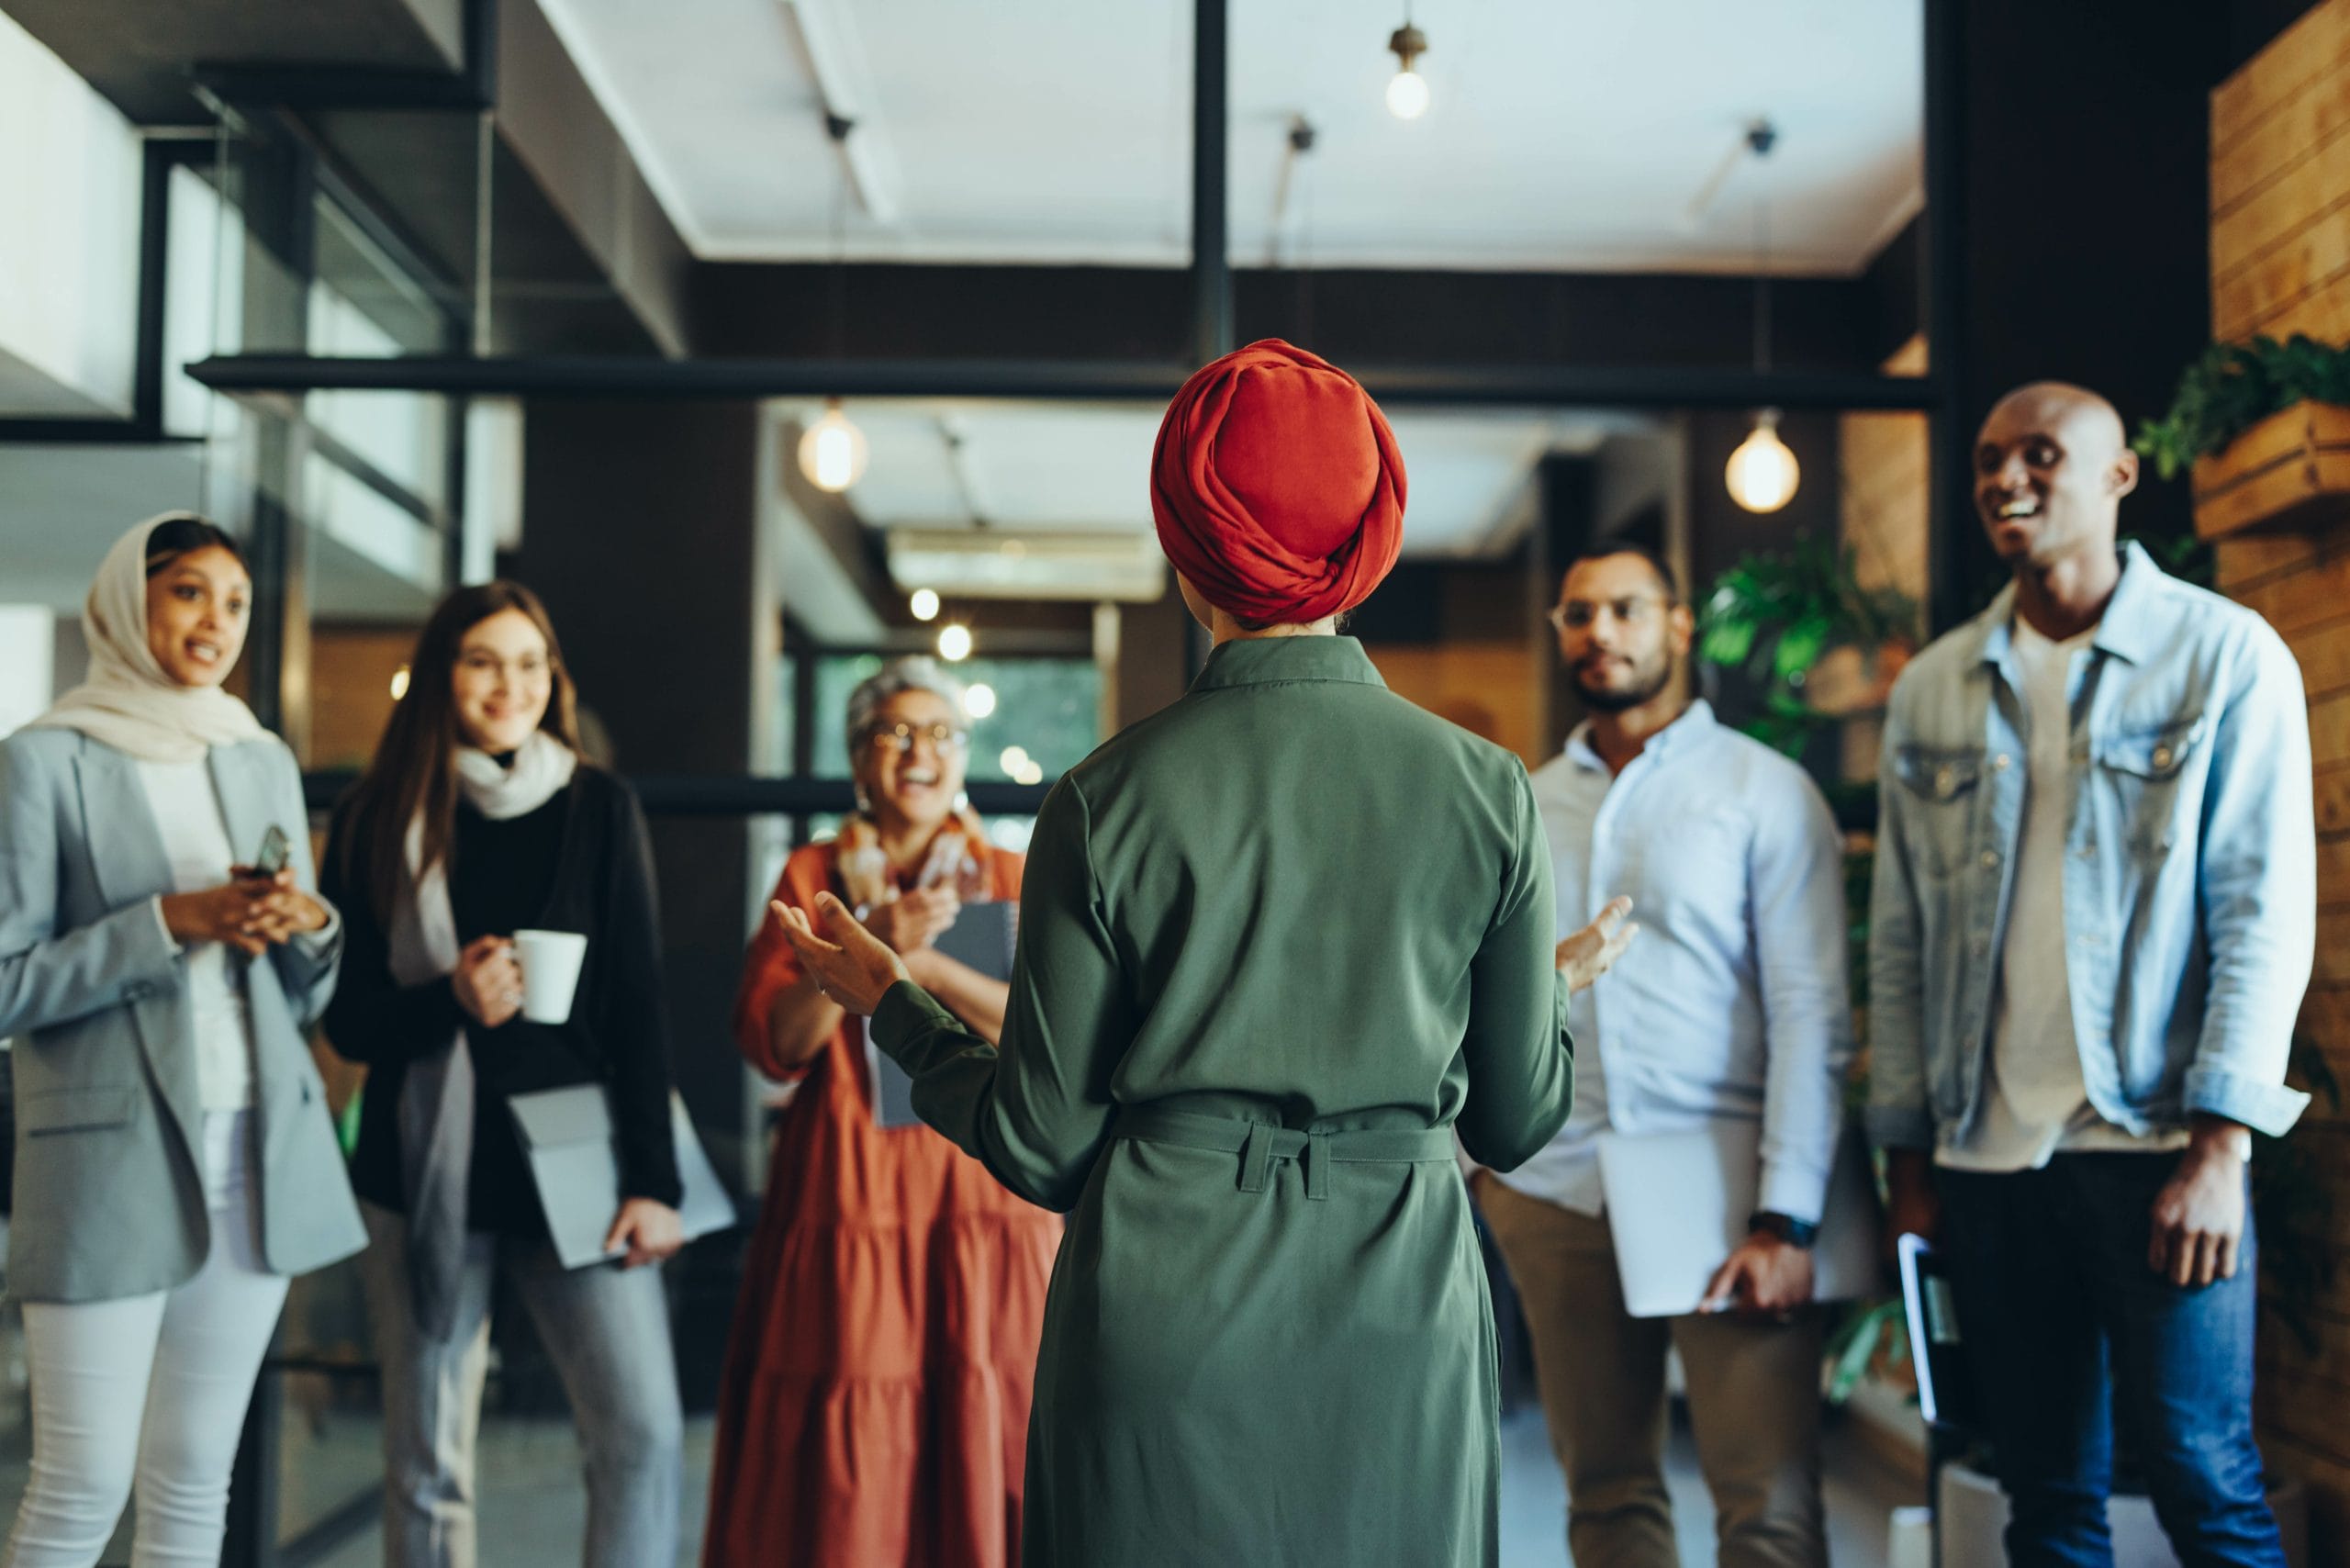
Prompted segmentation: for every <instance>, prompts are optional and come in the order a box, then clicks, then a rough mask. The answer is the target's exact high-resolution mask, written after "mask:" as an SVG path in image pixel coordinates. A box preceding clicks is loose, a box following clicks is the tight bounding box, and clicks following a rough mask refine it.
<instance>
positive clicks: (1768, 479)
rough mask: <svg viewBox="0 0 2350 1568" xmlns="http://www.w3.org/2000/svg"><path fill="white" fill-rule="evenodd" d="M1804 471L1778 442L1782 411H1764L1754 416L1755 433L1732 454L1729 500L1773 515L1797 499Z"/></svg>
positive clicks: (1727, 475) (1726, 475) (1726, 476)
mask: <svg viewBox="0 0 2350 1568" xmlns="http://www.w3.org/2000/svg"><path fill="white" fill-rule="evenodd" d="M1802 476H1803V471H1802V469H1801V468H1800V467H1799V466H1798V465H1797V464H1796V454H1794V453H1793V452H1791V451H1789V450H1788V448H1787V443H1786V442H1784V441H1781V440H1780V439H1779V410H1778V409H1763V410H1762V412H1761V413H1759V414H1757V415H1755V416H1754V431H1753V433H1752V434H1751V435H1749V436H1748V437H1747V438H1746V439H1745V440H1744V441H1742V442H1740V443H1739V447H1738V450H1737V451H1736V452H1733V453H1731V454H1729V467H1728V468H1727V469H1726V470H1724V472H1723V478H1724V479H1725V480H1726V481H1727V482H1728V484H1729V498H1730V499H1732V500H1734V501H1736V502H1737V503H1738V504H1739V505H1740V506H1742V507H1744V508H1745V509H1746V510H1748V511H1751V512H1773V511H1777V510H1779V509H1780V508H1781V507H1783V506H1785V505H1786V504H1787V503H1788V502H1789V501H1791V500H1793V499H1795V495H1796V483H1797V482H1798V481H1799V480H1800V479H1801V478H1802Z"/></svg>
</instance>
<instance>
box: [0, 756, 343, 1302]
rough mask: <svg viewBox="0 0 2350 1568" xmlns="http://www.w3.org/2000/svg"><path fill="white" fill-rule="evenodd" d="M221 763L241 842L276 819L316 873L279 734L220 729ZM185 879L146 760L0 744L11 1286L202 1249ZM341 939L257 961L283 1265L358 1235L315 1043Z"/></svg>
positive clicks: (186, 1262) (255, 992)
mask: <svg viewBox="0 0 2350 1568" xmlns="http://www.w3.org/2000/svg"><path fill="white" fill-rule="evenodd" d="M211 769H212V781H213V786H214V788H215V789H216V790H218V794H219V797H220V810H221V814H222V816H223V817H224V818H225V819H226V822H227V824H228V829H229V844H230V846H232V847H233V848H234V849H235V851H236V852H237V853H238V854H240V855H251V854H252V853H253V852H254V850H256V849H257V848H258V847H259V846H260V844H261V840H262V836H263V834H264V833H266V832H267V831H268V827H269V824H270V823H276V824H277V825H278V826H279V827H281V828H283V829H284V830H285V835H286V837H287V838H289V839H290V840H292V841H293V851H294V853H293V858H292V860H291V862H290V864H291V865H292V866H293V868H294V871H295V875H296V877H297V879H298V880H299V881H300V882H301V884H302V886H303V887H304V888H306V889H311V890H315V889H316V888H317V886H318V881H317V877H316V874H315V869H314V868H313V867H312V865H311V863H310V834H309V829H308V815H307V813H306V812H305V811H304V809H303V805H302V783H301V776H300V774H299V773H298V772H297V769H296V767H295V764H294V758H293V755H292V754H291V753H290V752H288V751H287V750H286V749H285V745H284V744H283V743H282V742H280V741H278V740H277V739H276V738H275V737H274V736H273V737H271V738H269V739H266V740H261V741H252V742H249V743H247V744H245V745H237V746H216V747H215V748H213V751H212V754H211ZM172 890H173V886H172V875H171V867H170V863H169V861H168V860H167V859H166V858H165V856H164V851H163V841H162V834H161V833H160V832H159V830H158V829H157V827H156V825H155V815H154V812H153V811H152V810H151V808H150V807H149V805H148V803H147V795H146V790H145V787H144V785H143V784H142V783H141V781H140V777H139V765H138V763H137V762H135V761H134V760H133V759H132V758H130V757H129V756H126V755H125V754H124V753H122V752H119V751H117V750H115V749H114V748H113V747H111V746H108V745H101V744H100V743H98V742H96V741H94V740H91V739H90V738H88V737H87V736H85V735H83V734H77V733H75V732H73V731H71V730H20V731H18V732H17V734H13V735H11V736H9V737H8V738H7V739H6V740H5V741H0V1036H10V1035H13V1036H17V1043H16V1047H15V1049H14V1050H12V1051H11V1052H10V1053H9V1055H10V1056H11V1057H13V1058H15V1068H16V1100H17V1150H16V1160H17V1164H16V1204H15V1209H16V1212H15V1215H14V1219H13V1223H12V1224H11V1226H10V1227H9V1237H8V1260H7V1270H8V1284H9V1287H10V1289H11V1291H12V1293H13V1294H15V1295H16V1296H17V1298H18V1299H19V1300H24V1301H106V1300H109V1299H112V1298H115V1297H118V1296H128V1295H139V1294H144V1293H146V1292H149V1291H156V1290H163V1289H167V1288H169V1287H171V1286H173V1285H175V1284H178V1283H179V1282H182V1281H184V1280H185V1279H187V1278H188V1277H189V1276H190V1275H192V1274H194V1273H195V1272H196V1270H197V1268H198V1267H200V1266H201V1265H202V1264H203V1261H204V1260H205V1257H206V1255H207V1252H208V1250H209V1249H210V1246H211V1233H210V1226H209V1221H208V1219H207V1215H206V1211H205V1198H204V1180H203V1172H202V1170H201V1161H202V1159H203V1149H204V1140H203V1122H204V1112H203V1106H202V1102H201V1099H200V1097H199V1095H198V1092H197V1088H196V1037H195V1023H194V1020H193V1018H192V1017H191V1015H190V1009H189V1006H188V1000H187V987H186V981H185V972H184V969H183V966H182V962H181V959H180V958H179V956H178V955H177V954H176V953H175V952H174V950H173V943H172V941H171V939H170V938H169V937H168V936H167V935H165V934H164V931H163V927H162V922H161V921H160V920H158V919H157V918H156V914H155V909H154V905H153V902H152V901H153V899H154V898H155V895H157V894H158V893H167V892H170V891H172ZM341 956H342V937H341V923H340V921H338V922H337V924H336V925H335V928H334V931H333V933H332V935H331V937H330V939H329V940H326V941H324V942H318V941H312V942H308V943H305V942H288V943H284V944H281V945H279V946H276V947H274V948H272V949H271V950H270V953H269V957H268V960H267V961H258V962H254V963H252V964H249V965H247V966H245V977H246V978H245V992H246V1003H247V1006H248V1008H249V1010H250V1012H251V1014H252V1028H253V1043H254V1057H255V1061H254V1096H253V1098H254V1103H253V1113H254V1121H255V1124H256V1125H255V1127H254V1134H255V1139H256V1148H257V1152H258V1154H259V1156H260V1167H259V1169H260V1175H261V1182H262V1185H261V1192H260V1203H261V1241H262V1253H263V1258H264V1259H266V1260H267V1261H268V1265H269V1267H270V1269H271V1270H272V1271H274V1272H277V1273H283V1274H298V1273H302V1272H305V1271H308V1270H311V1269H316V1268H319V1267H321V1266H323V1265H325V1264H328V1263H331V1262H333V1261H334V1260H337V1259H339V1258H347V1257H349V1256H350V1255H351V1254H353V1253H354V1252H356V1251H358V1250H359V1249H360V1248H362V1247H363V1246H364V1245H365V1243H366V1239H367V1238H366V1232H365V1230H364V1227H363V1226H361V1224H360V1220H359V1211H358V1207H357V1205H356V1204H353V1201H352V1196H351V1185H350V1182H349V1181H348V1180H347V1179H346V1178H345V1176H344V1173H343V1162H342V1154H341V1149H340V1148H338V1147H337V1145H336V1143H335V1137H334V1126H333V1124H332V1122H331V1120H330V1118H329V1116H328V1114H327V1104H326V1090H325V1086H324V1085H323V1084H322V1083H321V1082H320V1081H319V1074H318V1070H317V1069H316V1068H315V1067H313V1066H312V1065H311V1062H310V1054H309V1050H308V1047H307V1046H306V1045H305V1044H304V1042H303V1032H304V1031H305V1030H306V1029H308V1027H309V1025H311V1024H312V1023H313V1022H315V1021H316V1020H317V1018H318V1016H319V1014H320V1013H321V1012H323V1011H324V1010H325V1008H326V1003H327V998H328V996H329V995H330V994H331V992H332V991H333V990H334V977H335V967H336V965H337V964H338V963H339V962H340V961H341Z"/></svg>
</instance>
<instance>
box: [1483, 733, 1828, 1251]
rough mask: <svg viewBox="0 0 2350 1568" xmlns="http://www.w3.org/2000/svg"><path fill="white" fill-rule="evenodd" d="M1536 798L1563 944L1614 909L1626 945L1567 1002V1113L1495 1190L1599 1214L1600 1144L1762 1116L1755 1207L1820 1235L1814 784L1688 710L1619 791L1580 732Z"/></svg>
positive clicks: (1542, 779) (1823, 1123)
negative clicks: (1630, 933)
mask: <svg viewBox="0 0 2350 1568" xmlns="http://www.w3.org/2000/svg"><path fill="white" fill-rule="evenodd" d="M1534 798H1535V802H1536V804H1537V805H1538V806H1539V808H1540V811H1541V813H1542V826H1543V830H1544V832H1545V833H1546V834H1548V836H1549V839H1550V853H1551V857H1552V860H1553V863H1554V864H1555V866H1556V868H1557V883H1556V885H1557V892H1558V900H1559V929H1560V930H1561V931H1562V932H1566V931H1573V930H1577V929H1579V928H1581V927H1582V926H1583V925H1586V924H1589V923H1590V921H1591V919H1592V917H1593V916H1594V915H1595V914H1597V913H1598V912H1599V910H1600V908H1601V907H1602V906H1603V905H1605V904H1606V902H1607V901H1608V900H1609V899H1611V898H1614V897H1615V896H1616V895H1617V894H1618V893H1629V894H1630V895H1631V896H1632V900H1633V906H1634V907H1633V913H1632V918H1633V919H1634V920H1635V921H1637V922H1638V923H1639V926H1640V934H1639V937H1638V938H1637V939H1635V940H1634V942H1633V943H1632V946H1630V947H1629V948H1628V950H1627V951H1626V952H1625V954H1624V956H1623V957H1622V958H1619V959H1617V963H1616V967H1615V968H1614V969H1610V970H1609V971H1608V972H1607V973H1606V975H1603V976H1602V977H1600V979H1599V980H1598V981H1597V982H1596V983H1595V984H1594V985H1592V986H1590V987H1589V988H1587V989H1585V990H1583V991H1579V992H1577V993H1576V995H1575V997H1574V999H1573V1001H1572V1002H1570V1003H1569V1004H1568V1022H1569V1025H1570V1026H1571V1028H1572V1033H1573V1036H1574V1039H1575V1043H1576V1047H1577V1050H1576V1056H1575V1108H1574V1112H1573V1114H1572V1115H1571V1116H1570V1117H1569V1118H1568V1120H1567V1125H1566V1126H1564V1127H1563V1128H1561V1131H1560V1133H1559V1136H1558V1137H1556V1138H1554V1139H1553V1140H1551V1142H1550V1146H1549V1147H1548V1148H1544V1149H1543V1150H1542V1151H1541V1152H1540V1153H1539V1154H1537V1155H1536V1156H1535V1157H1534V1158H1533V1159H1530V1160H1528V1161H1527V1162H1526V1164H1524V1165H1522V1166H1520V1167H1519V1168H1518V1169H1517V1170H1514V1171H1511V1172H1509V1173H1507V1174H1505V1175H1500V1176H1499V1179H1500V1180H1501V1181H1504V1182H1507V1183H1509V1185H1510V1186H1511V1187H1513V1188H1515V1189H1516V1190H1517V1191H1519V1192H1522V1193H1526V1194H1527V1195H1528V1196H1530V1197H1536V1198H1540V1199H1543V1200H1545V1201H1546V1202H1549V1203H1553V1204H1560V1205H1561V1206H1562V1207H1565V1208H1572V1209H1577V1210H1581V1211H1582V1212H1583V1213H1585V1214H1597V1213H1599V1212H1601V1210H1602V1208H1603V1207H1604V1203H1603V1199H1602V1196H1601V1193H1600V1185H1599V1169H1598V1149H1597V1139H1598V1137H1599V1135H1600V1134H1601V1133H1603V1132H1606V1131H1607V1130H1609V1129H1614V1130H1616V1131H1618V1132H1623V1133H1643V1132H1681V1131H1687V1130H1691V1129H1694V1128H1697V1127H1702V1126H1705V1125H1706V1124H1707V1122H1708V1121H1709V1120H1712V1119H1714V1118H1718V1117H1727V1118H1737V1119H1742V1120H1746V1121H1757V1120H1759V1121H1760V1122H1761V1123H1762V1171H1761V1173H1760V1174H1761V1184H1760V1187H1759V1189H1758V1191H1759V1193H1760V1197H1759V1199H1758V1204H1759V1206H1760V1207H1762V1208H1763V1209H1768V1210H1772V1211H1774V1212H1776V1213H1780V1214H1785V1215H1789V1216H1791V1217H1793V1218H1795V1219H1799V1220H1806V1221H1817V1220H1818V1218H1819V1215H1820V1209H1821V1207H1822V1205H1823V1203H1824V1201H1825V1198H1826V1194H1827V1190H1828V1173H1829V1168H1830V1163H1831V1161H1832V1157H1833V1155H1834V1152H1835V1148H1836V1138H1837V1135H1838V1133H1839V1131H1840V1130H1841V1126H1842V1121H1843V1083H1844V1074H1845V1070H1846V1068H1847V1066H1848V1065H1849V1063H1850V1061H1851V1058H1852V999H1851V997H1850V996H1849V995H1848V993H1847V991H1846V990H1845V963H1844V946H1845V942H1846V940H1847V935H1846V933H1847V917H1846V913H1845V907H1844V887H1843V845H1842V840H1841V837H1840V836H1839V834H1837V831H1836V823H1835V819H1834V817H1833V816H1831V815H1830V812H1829V810H1828V802H1827V801H1825V800H1823V799H1822V798H1821V796H1820V793H1819V790H1818V787H1816V786H1815V785H1814V784H1813V783H1812V781H1811V779H1810V778H1808V777H1807V775H1806V774H1805V773H1804V771H1803V769H1802V768H1800V767H1796V765H1795V764H1794V763H1793V762H1790V761H1789V760H1787V759H1786V758H1785V757H1784V756H1780V755H1779V754H1778V753H1777V752H1774V751H1773V750H1772V749H1770V748H1769V747H1768V746H1765V745H1761V744H1759V743H1758V742H1755V741H1752V740H1750V739H1748V738H1747V737H1746V736H1744V735H1742V734H1739V733H1738V732H1737V731H1735V730H1731V729H1729V728H1727V727H1725V726H1724V725H1722V724H1721V723H1719V722H1717V721H1716V720H1715V718H1714V714H1713V710H1712V708H1711V707H1709V706H1708V705H1707V704H1706V703H1704V702H1702V701H1700V702H1695V703H1693V704H1691V706H1690V707H1689V709H1688V710H1687V711H1685V712H1684V713H1683V714H1682V715H1681V717H1680V718H1678V719H1676V720H1674V721H1673V722H1672V723H1671V724H1668V725H1666V726H1665V727H1664V728H1663V729H1662V730H1660V731H1659V732H1657V733H1656V734H1653V735H1651V736H1650V737H1649V741H1648V745H1646V747H1644V748H1643V749H1642V751H1641V752H1640V755H1639V756H1636V757H1634V758H1633V759H1632V760H1631V761H1630V762H1628V763H1627V764H1626V765H1625V767H1624V771H1623V772H1622V773H1621V774H1617V775H1614V776H1611V775H1610V774H1609V772H1608V770H1607V765H1606V763H1605V762H1603V761H1601V760H1600V757H1599V754H1598V753H1597V752H1595V751H1594V750H1593V749H1592V746H1591V741H1590V726H1589V725H1587V724H1586V725H1584V726H1583V727H1581V728H1579V729H1577V730H1576V731H1575V733H1574V734H1572V735H1570V736H1569V737H1568V739H1567V747H1566V751H1565V752H1564V754H1563V755H1561V756H1557V757H1554V758H1552V759H1551V760H1550V762H1548V763H1545V764H1544V765H1543V766H1542V767H1540V768H1539V769H1537V770H1536V771H1535V774H1534ZM1497 1174H1498V1173H1497Z"/></svg>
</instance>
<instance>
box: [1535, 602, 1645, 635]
mask: <svg viewBox="0 0 2350 1568" xmlns="http://www.w3.org/2000/svg"><path fill="white" fill-rule="evenodd" d="M1672 602H1673V601H1672V600H1671V599H1664V598H1662V597H1660V596H1658V595H1656V594H1652V593H1643V594H1635V595H1633V596H1632V597H1631V598H1629V599H1607V600H1606V601H1605V602H1604V603H1602V604H1594V603H1592V602H1591V601H1590V600H1588V599H1569V600H1567V602H1566V603H1564V604H1556V605H1552V606H1551V607H1550V624H1551V625H1553V626H1555V627H1557V628H1558V629H1559V630H1560V631H1561V632H1567V631H1574V632H1580V631H1582V630H1583V628H1584V627H1586V626H1588V625H1590V624H1591V623H1592V622H1595V621H1596V620H1598V619H1599V612H1600V610H1602V609H1605V610H1606V611H1607V612H1608V613H1609V614H1611V615H1613V616H1615V617H1616V619H1617V620H1618V621H1621V622H1625V623H1627V624H1628V625H1637V624H1638V623H1639V622H1642V621H1645V620H1647V619H1648V617H1649V613H1650V612H1651V610H1661V609H1662V608H1663V607H1664V606H1666V605H1668V604H1670V603H1672Z"/></svg>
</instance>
